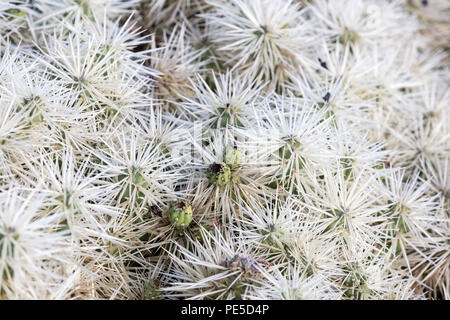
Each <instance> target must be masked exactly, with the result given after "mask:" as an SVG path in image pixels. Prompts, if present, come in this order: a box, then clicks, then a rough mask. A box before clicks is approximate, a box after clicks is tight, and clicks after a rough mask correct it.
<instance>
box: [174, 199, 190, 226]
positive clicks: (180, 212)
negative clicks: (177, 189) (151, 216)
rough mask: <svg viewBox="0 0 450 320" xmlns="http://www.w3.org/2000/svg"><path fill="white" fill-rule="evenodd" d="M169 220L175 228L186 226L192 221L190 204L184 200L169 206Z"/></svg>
mask: <svg viewBox="0 0 450 320" xmlns="http://www.w3.org/2000/svg"><path fill="white" fill-rule="evenodd" d="M168 213H169V221H170V222H171V223H172V224H173V225H175V227H176V228H186V227H187V226H189V224H190V223H191V222H192V214H193V210H192V206H191V205H190V204H189V203H188V202H186V201H180V202H178V203H177V204H176V205H175V206H171V207H170V208H169V212H168Z"/></svg>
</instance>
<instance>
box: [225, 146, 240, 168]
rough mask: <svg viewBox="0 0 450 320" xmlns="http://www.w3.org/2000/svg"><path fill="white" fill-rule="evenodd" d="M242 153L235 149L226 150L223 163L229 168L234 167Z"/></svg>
mask: <svg viewBox="0 0 450 320" xmlns="http://www.w3.org/2000/svg"><path fill="white" fill-rule="evenodd" d="M241 156H242V153H241V152H240V151H239V150H238V149H237V148H233V149H226V150H225V151H224V157H223V158H224V162H225V163H226V164H228V165H230V166H231V167H236V166H237V165H238V164H239V162H240V159H241Z"/></svg>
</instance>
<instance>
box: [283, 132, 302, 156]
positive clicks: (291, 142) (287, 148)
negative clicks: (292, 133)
mask: <svg viewBox="0 0 450 320" xmlns="http://www.w3.org/2000/svg"><path fill="white" fill-rule="evenodd" d="M283 140H284V141H285V142H286V144H285V145H284V146H282V147H281V148H280V149H278V154H279V156H280V158H282V159H289V158H291V157H292V153H293V152H294V153H295V151H296V150H299V149H300V147H301V143H300V142H299V141H297V140H295V139H294V138H292V137H288V138H285V139H283Z"/></svg>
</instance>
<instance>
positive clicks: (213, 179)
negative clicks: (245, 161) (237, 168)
mask: <svg viewBox="0 0 450 320" xmlns="http://www.w3.org/2000/svg"><path fill="white" fill-rule="evenodd" d="M206 176H207V177H208V180H209V182H210V183H212V184H215V185H217V186H219V187H222V186H225V185H226V184H227V183H228V182H229V181H230V179H231V169H230V167H229V166H228V165H227V164H226V163H222V164H219V163H213V164H212V165H210V166H209V168H208V170H207V171H206Z"/></svg>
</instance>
